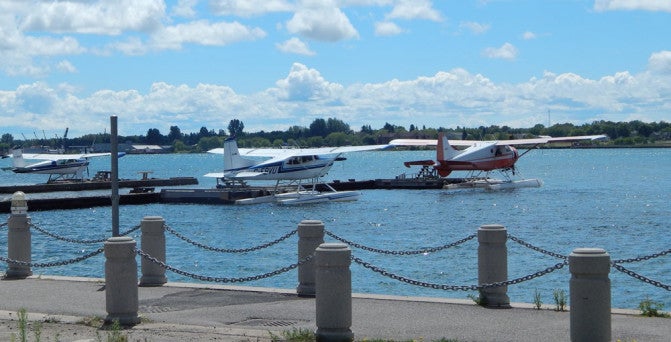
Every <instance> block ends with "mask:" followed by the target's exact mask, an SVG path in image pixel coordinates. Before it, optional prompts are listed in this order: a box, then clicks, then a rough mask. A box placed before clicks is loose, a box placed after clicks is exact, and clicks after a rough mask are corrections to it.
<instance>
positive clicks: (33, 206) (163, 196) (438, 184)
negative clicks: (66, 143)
mask: <svg viewBox="0 0 671 342" xmlns="http://www.w3.org/2000/svg"><path fill="white" fill-rule="evenodd" d="M150 181H155V182H150ZM180 182H186V185H188V184H197V180H196V179H195V178H188V177H187V178H170V179H165V180H162V182H161V181H159V180H152V179H149V180H137V181H128V182H126V183H124V187H132V188H134V190H136V189H139V190H140V191H131V193H129V194H122V195H120V196H119V204H121V205H129V204H151V203H198V204H234V203H235V201H237V200H240V199H248V198H257V197H263V196H268V195H271V194H272V193H273V191H274V187H252V186H249V187H232V188H213V189H183V188H177V189H161V191H160V192H154V191H153V189H152V188H150V187H151V186H168V185H180V184H178V183H180ZM189 182H195V183H189ZM460 182H464V179H461V178H443V179H441V178H396V179H374V180H363V181H357V180H354V179H350V180H347V181H333V182H331V183H328V185H330V186H331V187H332V188H333V189H335V190H337V191H352V190H373V189H387V190H393V189H442V188H444V187H445V185H447V184H454V183H460ZM77 184H78V185H79V186H75V185H77ZM90 186H92V185H88V184H87V183H86V182H82V183H73V184H68V185H65V184H63V185H61V184H41V185H35V186H34V187H35V188H26V186H16V188H12V191H8V192H5V193H9V194H11V193H13V192H15V191H23V192H25V193H30V192H45V191H46V190H44V189H51V190H50V191H77V190H100V189H108V188H109V186H108V185H102V184H98V185H97V186H98V187H95V188H88V187H90ZM120 186H121V185H120ZM0 188H2V189H7V188H8V187H0ZM56 188H58V189H62V190H54V189H56ZM36 189H37V190H36ZM144 189H146V190H147V191H142V190H144ZM294 189H295V188H284V191H293V190H294ZM316 189H317V190H319V191H327V189H328V187H327V186H326V185H324V184H321V185H320V184H318V185H317V188H316ZM26 190H28V191H26ZM31 190H32V191H31ZM0 193H2V192H0ZM6 197H7V199H6V200H4V201H0V213H9V212H10V206H11V203H10V198H9V197H11V196H9V195H8V196H6ZM111 203H112V201H111V198H110V195H99V196H82V197H59V198H36V199H31V198H30V197H28V208H29V209H30V210H55V209H78V208H91V207H95V206H109V205H111Z"/></svg>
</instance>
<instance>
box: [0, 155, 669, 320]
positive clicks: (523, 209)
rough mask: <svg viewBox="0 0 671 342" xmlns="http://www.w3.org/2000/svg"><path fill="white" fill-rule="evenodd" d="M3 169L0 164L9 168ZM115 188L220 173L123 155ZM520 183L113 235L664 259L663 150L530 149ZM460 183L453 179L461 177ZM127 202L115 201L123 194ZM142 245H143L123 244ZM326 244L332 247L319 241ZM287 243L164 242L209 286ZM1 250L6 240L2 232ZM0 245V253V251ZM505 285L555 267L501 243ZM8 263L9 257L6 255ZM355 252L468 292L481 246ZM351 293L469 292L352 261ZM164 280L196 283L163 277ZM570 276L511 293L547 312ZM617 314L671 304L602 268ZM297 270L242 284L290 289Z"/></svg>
mask: <svg viewBox="0 0 671 342" xmlns="http://www.w3.org/2000/svg"><path fill="white" fill-rule="evenodd" d="M432 157H433V152H430V151H424V152H418V151H403V152H401V151H382V152H363V153H352V154H348V155H347V158H348V159H347V160H346V161H344V162H340V163H337V164H336V165H335V166H334V167H333V169H332V170H331V172H330V174H329V175H328V176H327V178H328V179H340V180H346V179H352V178H353V179H358V180H359V179H375V178H393V177H394V176H396V175H398V174H401V173H403V172H408V171H411V170H409V169H406V168H405V167H403V164H402V162H403V161H406V160H416V159H430V158H432ZM9 163H10V161H8V160H6V159H5V160H2V161H0V166H3V167H4V166H8V164H9ZM107 163H109V160H104V159H103V160H94V161H93V162H92V163H91V172H95V171H94V170H100V169H109V166H108V165H107ZM119 167H120V168H121V170H120V176H121V177H122V178H137V177H138V174H137V172H138V171H141V170H153V171H154V173H153V174H152V176H154V177H176V176H196V177H198V178H199V181H200V184H199V185H198V186H196V187H201V188H210V187H213V186H214V180H212V179H207V178H203V177H201V175H203V174H205V173H208V172H215V171H218V170H219V169H220V167H221V159H220V157H219V156H216V155H209V154H198V155H155V156H151V155H145V156H141V155H128V156H126V157H124V158H122V159H120V161H119ZM518 169H519V171H520V172H522V174H523V175H524V176H525V177H529V178H541V179H542V180H543V181H544V185H543V187H541V188H527V189H517V190H512V191H483V190H365V191H363V194H362V197H361V199H360V200H359V201H356V202H346V203H322V204H316V205H309V206H300V207H288V206H287V207H285V206H279V205H275V204H261V205H254V206H225V205H192V204H183V205H181V204H170V205H167V204H151V205H141V206H122V207H121V209H120V225H121V231H125V230H128V229H130V228H132V227H134V226H136V225H138V224H139V222H140V220H141V219H142V218H143V217H144V216H150V215H151V216H162V217H164V218H165V220H166V223H167V225H169V226H170V227H171V228H173V229H175V230H177V231H179V232H180V233H181V234H184V235H185V236H188V237H189V238H191V239H193V240H196V241H198V242H201V243H205V244H207V245H211V246H213V247H218V248H245V247H252V246H256V245H259V244H261V243H265V242H269V241H273V240H275V239H277V238H279V237H280V236H282V235H284V234H286V233H288V232H290V231H292V230H294V229H295V228H296V226H297V224H298V223H299V222H300V221H301V220H303V219H316V220H322V221H324V223H325V224H326V229H328V230H329V231H331V232H333V233H334V234H336V235H338V236H340V237H343V238H345V239H347V240H350V241H353V242H356V243H359V244H362V245H366V246H370V247H375V248H380V249H385V250H417V249H421V248H426V247H434V246H441V245H444V244H448V243H451V242H454V241H457V240H459V239H462V238H465V237H467V236H470V235H472V234H475V233H476V232H477V228H478V227H479V226H480V225H483V224H490V223H498V224H502V225H504V226H505V227H506V228H507V230H508V233H509V234H511V235H513V236H515V237H518V238H520V239H522V240H524V241H527V242H529V243H531V244H533V245H535V246H538V247H540V248H543V249H546V250H549V251H552V252H556V253H559V254H563V255H568V254H569V253H570V252H571V251H572V250H573V249H575V248H578V247H599V248H604V249H605V250H606V251H608V253H609V254H610V255H611V258H612V259H613V260H617V259H627V258H634V257H637V256H644V255H650V254H653V253H658V252H662V251H666V250H668V249H669V248H670V246H669V245H670V244H669V241H670V238H669V236H670V235H671V227H670V222H669V221H670V218H671V205H670V204H669V203H670V202H671V201H670V200H671V176H670V175H669V173H668V171H669V170H671V150H670V149H594V150H537V151H532V152H530V153H529V154H528V155H526V156H524V157H523V158H522V159H520V161H519V162H518ZM457 176H458V175H457ZM44 180H45V177H44V176H38V175H14V174H12V173H9V172H2V173H1V174H0V183H3V184H22V183H23V184H27V183H37V182H43V181H44ZM122 191H123V190H122ZM30 216H31V218H32V222H33V223H34V224H35V225H37V226H39V227H41V228H44V229H48V230H50V231H51V232H53V233H56V234H59V235H63V236H68V237H72V238H79V239H96V238H104V237H105V236H109V235H110V231H111V208H110V207H97V208H91V209H78V210H59V211H44V212H31V213H30ZM133 236H134V237H135V238H136V240H138V241H139V235H138V234H134V235H133ZM326 240H327V241H333V239H331V238H329V237H327V238H326ZM296 242H297V237H296V236H295V235H294V236H292V237H291V238H289V239H287V240H286V241H284V242H281V243H279V244H277V245H275V246H273V247H270V248H268V249H264V250H262V251H258V252H250V253H244V254H224V253H217V252H211V251H206V250H203V249H199V248H197V247H194V246H192V245H189V244H187V243H186V242H184V241H182V240H180V239H178V238H176V237H175V236H174V235H171V234H168V235H167V243H168V256H167V259H168V264H170V265H171V266H174V267H176V268H179V269H183V270H186V271H189V272H192V273H196V274H200V275H206V276H212V277H229V278H238V277H247V276H251V275H257V274H263V273H266V272H271V271H274V270H276V269H278V268H281V267H284V266H287V265H290V264H293V263H295V262H296V250H297V247H296ZM0 246H6V230H4V229H3V231H2V234H1V235H0ZM33 246H34V247H33V261H34V262H50V261H59V260H67V259H71V258H74V257H77V256H80V255H83V254H86V253H90V252H91V251H94V250H96V249H98V248H99V247H100V246H101V245H100V244H97V245H81V244H71V243H67V242H60V241H56V240H54V239H53V238H50V237H47V236H45V235H44V234H41V233H39V232H35V231H33ZM5 248H6V247H4V248H1V249H3V250H4V249H5ZM508 249H509V251H508V258H509V260H508V261H509V268H508V274H509V278H511V279H513V278H518V277H523V276H526V275H529V274H532V273H535V272H537V271H540V270H543V269H545V268H547V267H551V266H553V265H555V264H557V263H558V262H560V260H559V259H556V258H553V257H550V256H546V255H544V254H540V253H538V252H535V251H533V250H530V249H528V248H525V247H522V246H521V245H519V244H517V243H515V242H513V241H508ZM3 253H5V255H6V252H3ZM353 255H355V256H357V257H358V258H361V259H362V260H364V261H366V262H369V263H371V264H373V265H376V266H378V267H380V268H384V269H386V270H387V271H390V272H392V273H395V274H398V275H401V276H404V277H407V278H412V279H416V280H420V281H423V282H428V283H435V284H445V285H457V286H461V285H474V284H477V241H476V240H475V239H473V240H470V241H468V242H466V243H464V244H462V245H460V246H458V247H455V248H450V249H446V250H443V251H440V252H435V253H428V254H420V255H413V256H396V255H384V254H375V253H372V252H367V251H364V250H361V249H357V248H353ZM670 261H671V256H669V255H666V256H662V257H658V258H654V259H651V260H647V261H641V262H636V263H627V264H623V265H624V266H625V267H627V268H628V269H631V270H633V271H635V272H638V273H640V274H641V275H643V276H645V277H648V278H651V279H653V280H656V281H659V282H661V283H663V284H666V285H670V284H671V276H670V274H671V272H669V271H671V270H670V269H669V268H670V267H669V262H670ZM103 265H104V258H103V256H102V255H100V256H96V257H93V258H91V259H88V260H86V261H84V262H81V263H77V264H74V265H68V266H63V267H53V268H39V269H34V270H33V271H34V272H35V273H36V274H61V275H69V276H75V275H76V276H90V277H102V276H103V273H104V268H103V267H104V266H103ZM351 269H352V279H353V291H355V292H368V293H384V294H394V295H417V296H437V297H452V298H466V297H467V295H469V294H474V292H463V291H444V290H434V289H429V288H424V287H418V286H415V285H407V284H404V283H401V282H399V281H397V280H393V279H390V278H387V277H384V276H382V275H380V274H377V273H374V272H373V271H371V270H369V269H366V268H363V267H362V266H360V265H358V264H353V265H352V267H351ZM167 276H168V278H169V279H170V281H195V280H192V279H190V278H185V277H183V276H179V275H177V274H175V273H172V272H168V274H167ZM569 278H570V274H569V272H568V267H565V268H563V269H561V270H558V271H555V272H552V273H550V274H547V275H544V276H542V277H539V278H536V279H533V280H530V281H526V282H523V283H521V284H516V285H512V286H509V288H508V294H509V296H510V299H511V300H512V301H515V302H532V301H533V296H534V292H535V291H538V292H539V293H540V294H541V296H542V298H543V302H544V303H546V304H550V305H552V304H553V303H554V301H553V291H554V290H555V289H560V290H565V291H566V294H567V295H568V283H569ZM610 278H611V283H612V302H613V306H615V307H624V308H636V307H637V306H638V303H639V302H640V301H641V300H643V299H645V298H646V297H650V298H651V299H653V300H656V301H660V302H662V303H664V304H665V307H666V308H669V307H671V293H670V292H669V291H667V290H664V289H661V288H659V287H655V286H653V285H650V284H646V283H644V282H641V281H640V280H637V279H634V278H632V277H630V276H627V275H625V274H623V273H621V272H619V271H617V270H615V269H613V268H611V274H610ZM296 283H297V275H296V271H295V270H293V271H289V272H287V273H285V274H282V275H280V276H275V277H271V278H269V279H264V280H259V281H254V282H248V283H245V284H244V285H250V286H271V287H282V288H294V287H295V286H296V285H297V284H296Z"/></svg>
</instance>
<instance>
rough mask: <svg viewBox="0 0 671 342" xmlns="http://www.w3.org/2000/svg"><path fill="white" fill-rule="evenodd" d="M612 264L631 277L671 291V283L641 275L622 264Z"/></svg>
mask: <svg viewBox="0 0 671 342" xmlns="http://www.w3.org/2000/svg"><path fill="white" fill-rule="evenodd" d="M611 266H613V268H614V269H616V270H618V271H620V272H622V273H624V274H626V275H628V276H630V277H633V278H635V279H638V280H640V281H642V282H644V283H648V284H650V285H653V286H657V287H659V288H662V289H664V290H667V291H671V285H666V284H664V283H661V282H659V281H656V280H652V279H650V278H648V277H644V276H642V275H640V274H638V273H636V272H634V271H632V270H628V269H626V268H624V267H623V266H622V265H618V264H616V263H615V262H612V263H611Z"/></svg>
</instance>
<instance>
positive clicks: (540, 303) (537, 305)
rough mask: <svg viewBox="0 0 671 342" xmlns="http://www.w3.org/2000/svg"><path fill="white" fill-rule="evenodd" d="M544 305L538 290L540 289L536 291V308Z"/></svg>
mask: <svg viewBox="0 0 671 342" xmlns="http://www.w3.org/2000/svg"><path fill="white" fill-rule="evenodd" d="M542 306H543V301H542V300H541V293H540V292H538V289H536V290H535V291H534V308H535V309H536V310H540V309H541V307H542Z"/></svg>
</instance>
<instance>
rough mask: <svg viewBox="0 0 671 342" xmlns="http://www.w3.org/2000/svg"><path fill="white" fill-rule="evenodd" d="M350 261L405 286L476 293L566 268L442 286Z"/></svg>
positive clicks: (555, 266) (563, 264) (560, 267)
mask: <svg viewBox="0 0 671 342" xmlns="http://www.w3.org/2000/svg"><path fill="white" fill-rule="evenodd" d="M352 260H353V261H354V262H355V263H357V264H359V265H361V266H363V267H365V268H367V269H369V270H371V271H373V272H377V273H379V274H381V275H383V276H385V277H389V278H391V279H395V280H398V281H401V282H404V283H407V284H410V285H417V286H421V287H427V288H432V289H437V290H446V291H476V290H481V289H485V288H492V287H500V286H508V285H514V284H519V283H521V282H524V281H527V280H531V279H534V278H538V277H541V276H544V275H546V274H548V273H552V272H554V271H556V270H559V269H562V268H563V267H564V266H566V265H567V264H568V262H567V261H564V262H560V263H558V264H556V265H554V266H551V267H548V268H546V269H544V270H541V271H538V272H536V273H532V274H530V275H527V276H524V277H520V278H516V279H512V280H508V281H502V282H496V283H491V284H482V285H444V284H435V283H427V282H423V281H419V280H414V279H410V278H406V277H403V276H400V275H397V274H394V273H391V272H389V271H387V270H385V269H383V268H380V267H377V266H375V265H372V264H370V263H368V262H365V261H363V260H361V259H359V258H357V257H355V256H352Z"/></svg>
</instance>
